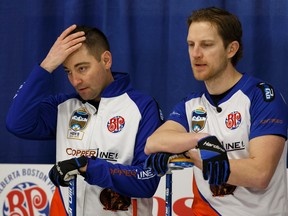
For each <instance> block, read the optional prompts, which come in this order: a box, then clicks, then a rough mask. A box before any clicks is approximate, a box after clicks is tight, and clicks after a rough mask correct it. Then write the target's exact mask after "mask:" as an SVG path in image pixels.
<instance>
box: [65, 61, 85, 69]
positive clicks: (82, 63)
mask: <svg viewBox="0 0 288 216" xmlns="http://www.w3.org/2000/svg"><path fill="white" fill-rule="evenodd" d="M88 64H90V63H89V62H79V63H77V64H76V65H74V68H77V67H79V66H81V65H88ZM63 68H64V69H68V68H67V67H65V66H64V65H63Z"/></svg>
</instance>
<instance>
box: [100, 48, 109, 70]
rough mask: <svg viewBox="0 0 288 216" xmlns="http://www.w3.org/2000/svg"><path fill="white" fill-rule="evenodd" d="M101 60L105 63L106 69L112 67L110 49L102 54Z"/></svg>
mask: <svg viewBox="0 0 288 216" xmlns="http://www.w3.org/2000/svg"><path fill="white" fill-rule="evenodd" d="M101 61H102V62H103V63H104V65H105V67H106V69H110V68H111V65H112V54H111V52H109V51H107V50H106V51H105V52H103V53H102V55H101Z"/></svg>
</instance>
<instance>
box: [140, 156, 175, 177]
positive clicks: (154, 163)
mask: <svg viewBox="0 0 288 216" xmlns="http://www.w3.org/2000/svg"><path fill="white" fill-rule="evenodd" d="M170 156H172V154H170V153H165V152H157V153H154V154H150V155H149V156H148V158H147V159H146V161H145V163H144V168H145V169H147V168H151V169H152V171H153V172H154V173H156V174H157V175H158V176H164V175H165V174H166V173H167V172H168V168H169V161H170Z"/></svg>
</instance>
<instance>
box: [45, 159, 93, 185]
mask: <svg viewBox="0 0 288 216" xmlns="http://www.w3.org/2000/svg"><path fill="white" fill-rule="evenodd" d="M87 162H88V159H87V158H86V157H85V156H81V157H78V158H72V159H69V160H64V161H60V162H57V163H56V164H55V165H54V166H53V167H52V168H51V170H50V171H49V178H50V180H51V181H52V182H53V184H54V185H55V186H63V187H68V186H69V181H70V180H71V179H73V178H75V175H79V174H81V173H80V172H79V170H78V169H79V168H81V167H84V166H85V165H86V164H87Z"/></svg>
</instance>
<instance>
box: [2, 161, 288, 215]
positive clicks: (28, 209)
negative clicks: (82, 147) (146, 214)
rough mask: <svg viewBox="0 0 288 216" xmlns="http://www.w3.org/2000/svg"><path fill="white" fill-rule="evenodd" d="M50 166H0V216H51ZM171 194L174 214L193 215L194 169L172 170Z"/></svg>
mask: <svg viewBox="0 0 288 216" xmlns="http://www.w3.org/2000/svg"><path fill="white" fill-rule="evenodd" d="M51 167H52V164H51V165H50V164H46V165H43V164H41V165H40V164H39V165H31V164H0V215H2V216H8V215H11V214H12V213H13V212H14V213H16V212H17V213H19V215H21V216H39V215H41V216H48V215H49V206H50V204H51V198H52V195H53V192H54V189H55V187H54V185H53V184H52V182H51V181H50V179H49V177H48V172H49V170H50V168H51ZM287 176H288V170H287ZM165 180H166V179H165V177H162V179H161V181H160V185H159V187H158V190H157V191H156V193H155V195H154V210H153V215H154V216H164V215H165ZM172 193H173V195H172V203H173V204H172V206H173V215H181V216H186V215H187V216H188V215H191V214H190V210H191V204H192V202H193V194H192V168H187V169H185V170H177V171H173V190H172ZM287 193H288V190H287Z"/></svg>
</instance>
